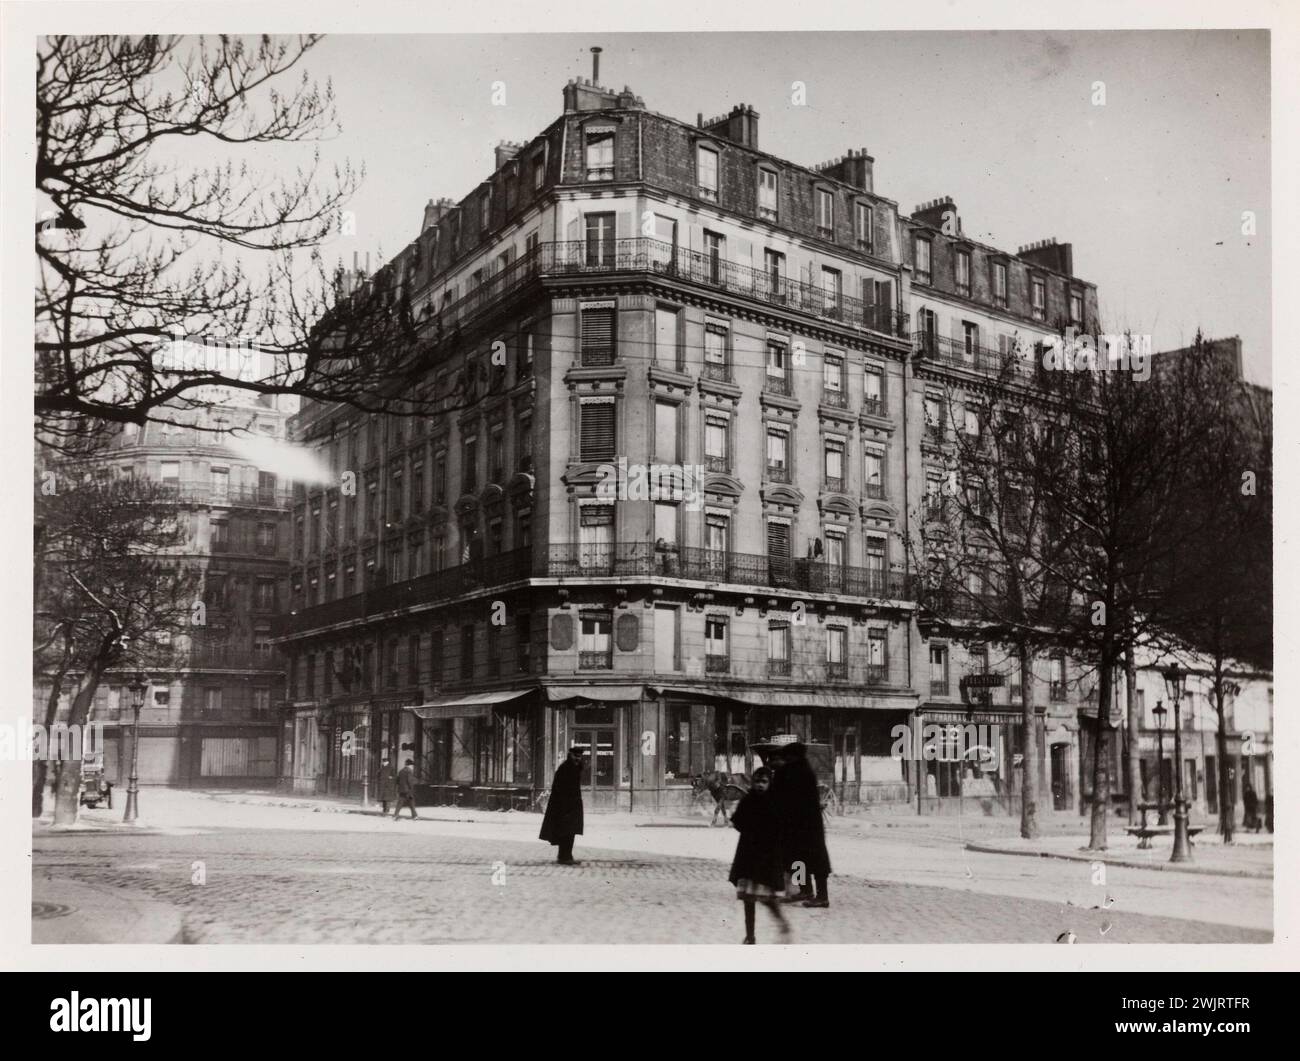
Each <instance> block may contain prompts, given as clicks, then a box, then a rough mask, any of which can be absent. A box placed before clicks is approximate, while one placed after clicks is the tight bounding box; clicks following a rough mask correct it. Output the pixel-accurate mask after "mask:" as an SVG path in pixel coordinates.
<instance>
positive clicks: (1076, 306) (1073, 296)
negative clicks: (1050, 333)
mask: <svg viewBox="0 0 1300 1061" xmlns="http://www.w3.org/2000/svg"><path fill="white" fill-rule="evenodd" d="M1070 323H1071V324H1073V325H1074V326H1075V327H1076V328H1082V327H1083V296H1082V295H1081V294H1079V293H1078V292H1077V291H1071V292H1070Z"/></svg>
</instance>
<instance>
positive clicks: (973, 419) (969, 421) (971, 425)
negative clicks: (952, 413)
mask: <svg viewBox="0 0 1300 1061" xmlns="http://www.w3.org/2000/svg"><path fill="white" fill-rule="evenodd" d="M965 413H966V434H968V435H970V436H971V437H972V438H978V437H979V433H980V421H981V420H982V419H983V418H984V417H983V410H981V409H980V407H979V406H978V405H975V404H972V403H970V402H967V403H966V410H965Z"/></svg>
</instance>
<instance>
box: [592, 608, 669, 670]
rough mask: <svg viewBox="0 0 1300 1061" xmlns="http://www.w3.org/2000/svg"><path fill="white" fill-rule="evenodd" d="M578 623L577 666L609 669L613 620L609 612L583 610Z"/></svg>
mask: <svg viewBox="0 0 1300 1061" xmlns="http://www.w3.org/2000/svg"><path fill="white" fill-rule="evenodd" d="M580 625H581V639H580V641H579V643H578V667H579V668H580V669H582V670H610V669H611V668H612V667H613V665H614V660H613V639H612V637H611V636H610V632H611V629H612V627H613V620H612V619H611V618H610V614H609V612H583V613H582V616H581V620H580ZM656 625H657V624H656Z"/></svg>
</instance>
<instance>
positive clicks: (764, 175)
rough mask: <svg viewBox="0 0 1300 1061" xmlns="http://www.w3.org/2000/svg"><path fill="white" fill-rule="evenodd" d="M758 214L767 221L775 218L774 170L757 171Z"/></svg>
mask: <svg viewBox="0 0 1300 1061" xmlns="http://www.w3.org/2000/svg"><path fill="white" fill-rule="evenodd" d="M758 216H759V217H761V218H764V219H766V220H768V221H775V220H776V170H773V169H760V170H759V171H758Z"/></svg>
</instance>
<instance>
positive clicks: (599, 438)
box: [579, 402, 614, 461]
mask: <svg viewBox="0 0 1300 1061" xmlns="http://www.w3.org/2000/svg"><path fill="white" fill-rule="evenodd" d="M580 445H581V452H580V453H579V457H580V458H581V459H582V460H585V461H604V460H613V459H614V403H613V402H604V403H602V404H600V405H592V404H585V405H583V406H582V430H581V438H580Z"/></svg>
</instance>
